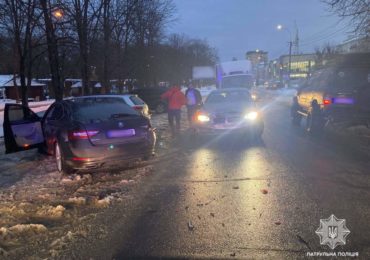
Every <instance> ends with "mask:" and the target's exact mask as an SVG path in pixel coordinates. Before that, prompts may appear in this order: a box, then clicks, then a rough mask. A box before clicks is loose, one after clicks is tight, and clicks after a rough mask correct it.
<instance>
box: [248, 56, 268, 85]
mask: <svg viewBox="0 0 370 260" xmlns="http://www.w3.org/2000/svg"><path fill="white" fill-rule="evenodd" d="M245 56H246V59H247V60H250V61H251V63H252V71H253V74H254V76H255V79H256V84H257V85H259V84H262V83H263V82H265V81H266V80H267V79H268V52H267V51H262V50H255V51H248V52H247V53H246V55H245Z"/></svg>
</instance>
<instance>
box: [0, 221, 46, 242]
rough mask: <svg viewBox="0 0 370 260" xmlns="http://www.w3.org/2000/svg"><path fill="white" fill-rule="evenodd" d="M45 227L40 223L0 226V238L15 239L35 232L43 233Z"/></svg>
mask: <svg viewBox="0 0 370 260" xmlns="http://www.w3.org/2000/svg"><path fill="white" fill-rule="evenodd" d="M46 231H47V228H46V227H45V226H44V225H42V224H17V225H15V226H12V227H10V228H6V227H1V228H0V240H3V241H5V240H8V239H16V238H19V237H27V236H31V235H35V234H40V233H44V232H46Z"/></svg>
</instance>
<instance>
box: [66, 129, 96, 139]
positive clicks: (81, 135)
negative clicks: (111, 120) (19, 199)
mask: <svg viewBox="0 0 370 260" xmlns="http://www.w3.org/2000/svg"><path fill="white" fill-rule="evenodd" d="M98 133H99V131H97V130H88V131H85V130H82V131H81V130H80V131H72V132H69V134H68V139H69V140H78V139H88V138H89V137H92V136H94V135H97V134H98Z"/></svg>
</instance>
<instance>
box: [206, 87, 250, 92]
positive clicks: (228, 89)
mask: <svg viewBox="0 0 370 260" xmlns="http://www.w3.org/2000/svg"><path fill="white" fill-rule="evenodd" d="M233 91H245V92H248V93H250V91H249V89H246V88H220V89H215V90H213V91H212V92H211V93H223V92H233Z"/></svg>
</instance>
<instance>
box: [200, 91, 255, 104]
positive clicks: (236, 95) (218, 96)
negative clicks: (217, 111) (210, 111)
mask: <svg viewBox="0 0 370 260" xmlns="http://www.w3.org/2000/svg"><path fill="white" fill-rule="evenodd" d="M250 101H251V95H250V93H249V92H247V91H223V92H218V91H217V92H213V93H211V94H210V95H209V96H208V98H207V100H206V102H205V103H206V104H217V103H231V104H232V103H238V102H246V103H248V102H250Z"/></svg>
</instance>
